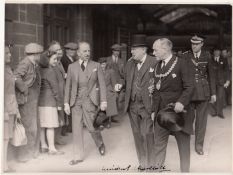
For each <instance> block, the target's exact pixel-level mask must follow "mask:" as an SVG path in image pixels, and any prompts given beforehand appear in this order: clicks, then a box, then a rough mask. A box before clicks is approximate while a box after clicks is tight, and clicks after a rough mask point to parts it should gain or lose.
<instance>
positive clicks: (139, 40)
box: [131, 34, 147, 47]
mask: <svg viewBox="0 0 233 175" xmlns="http://www.w3.org/2000/svg"><path fill="white" fill-rule="evenodd" d="M131 47H147V43H146V35H143V34H137V35H133V37H132V44H131Z"/></svg>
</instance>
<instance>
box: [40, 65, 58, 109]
mask: <svg viewBox="0 0 233 175" xmlns="http://www.w3.org/2000/svg"><path fill="white" fill-rule="evenodd" d="M38 105H39V106H49V107H62V106H63V100H62V98H61V96H60V93H59V82H58V80H57V77H56V72H55V70H54V69H53V68H52V67H50V68H42V69H41V89H40V96H39V104H38Z"/></svg>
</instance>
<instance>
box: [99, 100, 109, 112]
mask: <svg viewBox="0 0 233 175" xmlns="http://www.w3.org/2000/svg"><path fill="white" fill-rule="evenodd" d="M106 109H107V102H101V103H100V110H101V111H105V110H106Z"/></svg>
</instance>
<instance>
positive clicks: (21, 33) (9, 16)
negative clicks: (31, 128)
mask: <svg viewBox="0 0 233 175" xmlns="http://www.w3.org/2000/svg"><path fill="white" fill-rule="evenodd" d="M5 14H6V16H5V21H6V22H5V24H6V25H5V41H6V42H7V43H12V44H13V45H14V47H13V49H12V58H13V60H12V66H13V67H15V66H16V65H17V64H18V62H19V61H20V60H21V59H23V58H24V47H25V45H26V44H28V43H30V42H37V43H39V44H43V5H41V4H6V5H5Z"/></svg>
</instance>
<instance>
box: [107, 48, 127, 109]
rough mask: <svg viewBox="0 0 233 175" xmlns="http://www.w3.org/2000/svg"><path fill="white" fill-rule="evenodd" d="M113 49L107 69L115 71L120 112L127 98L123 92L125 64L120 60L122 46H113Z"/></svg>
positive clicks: (108, 58) (108, 59)
mask: <svg viewBox="0 0 233 175" xmlns="http://www.w3.org/2000/svg"><path fill="white" fill-rule="evenodd" d="M111 49H112V55H111V56H109V57H107V69H112V70H114V75H115V77H116V81H117V82H116V85H115V88H114V89H115V91H116V92H118V96H117V106H118V110H120V109H121V108H122V106H123V104H124V98H125V97H124V96H125V93H124V90H121V89H122V86H123V83H124V72H125V62H124V61H123V60H122V59H121V58H120V53H121V46H120V45H119V44H114V45H112V47H111Z"/></svg>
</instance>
